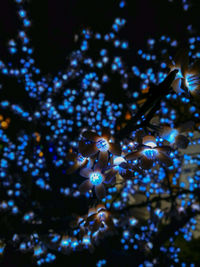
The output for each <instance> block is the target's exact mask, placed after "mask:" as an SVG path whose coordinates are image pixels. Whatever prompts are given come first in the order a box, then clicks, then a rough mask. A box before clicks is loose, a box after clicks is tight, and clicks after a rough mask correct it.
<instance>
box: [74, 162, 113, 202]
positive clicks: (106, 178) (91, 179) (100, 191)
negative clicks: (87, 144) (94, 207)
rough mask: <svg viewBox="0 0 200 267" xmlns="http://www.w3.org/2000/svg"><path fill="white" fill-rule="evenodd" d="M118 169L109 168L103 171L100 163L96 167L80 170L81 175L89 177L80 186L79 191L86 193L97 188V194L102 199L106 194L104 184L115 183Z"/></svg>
mask: <svg viewBox="0 0 200 267" xmlns="http://www.w3.org/2000/svg"><path fill="white" fill-rule="evenodd" d="M116 174H117V171H116V170H114V169H109V170H108V171H107V172H105V173H103V172H102V169H101V167H100V166H99V164H96V165H95V166H94V169H91V168H84V169H82V170H81V171H80V175H81V176H83V177H85V178H87V180H85V181H84V182H83V183H82V184H81V185H80V186H79V191H80V192H81V193H86V192H88V191H89V190H91V189H92V188H93V187H94V188H95V193H96V196H97V197H98V198H99V199H102V198H104V197H105V195H106V191H105V186H104V184H113V183H115V179H116V177H115V176H116Z"/></svg>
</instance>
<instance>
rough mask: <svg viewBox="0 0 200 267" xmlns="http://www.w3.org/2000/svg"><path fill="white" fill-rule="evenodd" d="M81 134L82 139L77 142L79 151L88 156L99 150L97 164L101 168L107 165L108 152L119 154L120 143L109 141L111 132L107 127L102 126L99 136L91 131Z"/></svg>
mask: <svg viewBox="0 0 200 267" xmlns="http://www.w3.org/2000/svg"><path fill="white" fill-rule="evenodd" d="M82 136H83V138H84V140H81V141H80V142H79V152H80V153H81V154H82V155H83V156H84V157H90V156H92V155H95V154H97V153H98V152H99V166H100V167H101V168H105V167H106V166H107V163H108V157H109V153H108V152H111V153H112V154H114V155H121V147H120V144H116V143H113V142H110V140H111V134H110V131H109V129H108V128H103V130H102V135H101V136H99V135H98V134H97V133H96V132H93V131H85V132H83V134H82Z"/></svg>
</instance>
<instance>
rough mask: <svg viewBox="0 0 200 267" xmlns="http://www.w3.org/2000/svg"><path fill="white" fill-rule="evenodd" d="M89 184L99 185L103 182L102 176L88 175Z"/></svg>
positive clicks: (98, 174)
mask: <svg viewBox="0 0 200 267" xmlns="http://www.w3.org/2000/svg"><path fill="white" fill-rule="evenodd" d="M90 182H91V184H93V185H99V184H101V183H102V182H103V176H102V175H101V173H99V172H93V173H91V175H90Z"/></svg>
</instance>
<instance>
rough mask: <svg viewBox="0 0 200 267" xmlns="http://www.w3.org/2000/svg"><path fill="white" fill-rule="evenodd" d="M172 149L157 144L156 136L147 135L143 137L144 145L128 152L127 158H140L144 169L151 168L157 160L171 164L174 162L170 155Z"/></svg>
mask: <svg viewBox="0 0 200 267" xmlns="http://www.w3.org/2000/svg"><path fill="white" fill-rule="evenodd" d="M170 150H171V149H170V147H169V146H162V147H159V146H157V144H156V139H155V137H154V136H150V135H147V136H145V137H144V138H143V139H142V145H141V146H139V148H138V150H136V151H133V152H131V153H128V154H127V155H126V159H127V160H136V159H139V162H140V164H141V167H142V168H143V169H150V168H151V167H152V165H153V162H155V161H156V160H158V161H160V162H162V163H164V164H165V165H167V166H170V165H171V164H172V161H171V159H170V157H169V152H170Z"/></svg>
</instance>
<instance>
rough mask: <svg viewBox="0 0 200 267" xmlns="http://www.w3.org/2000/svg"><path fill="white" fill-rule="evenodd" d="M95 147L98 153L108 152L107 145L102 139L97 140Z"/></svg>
mask: <svg viewBox="0 0 200 267" xmlns="http://www.w3.org/2000/svg"><path fill="white" fill-rule="evenodd" d="M96 146H97V148H98V149H99V150H100V151H108V149H109V143H108V142H107V141H106V140H105V139H104V138H101V139H99V140H98V141H97V144H96Z"/></svg>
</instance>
